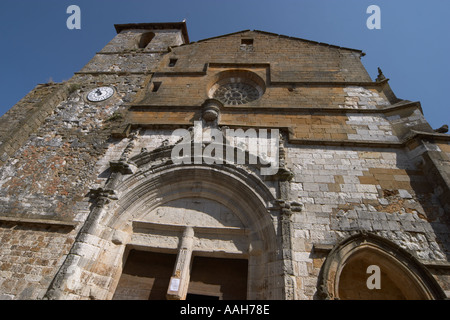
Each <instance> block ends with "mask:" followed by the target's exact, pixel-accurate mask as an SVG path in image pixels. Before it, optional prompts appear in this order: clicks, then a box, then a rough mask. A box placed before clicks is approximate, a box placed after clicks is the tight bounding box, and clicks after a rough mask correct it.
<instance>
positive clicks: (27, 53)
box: [0, 0, 450, 128]
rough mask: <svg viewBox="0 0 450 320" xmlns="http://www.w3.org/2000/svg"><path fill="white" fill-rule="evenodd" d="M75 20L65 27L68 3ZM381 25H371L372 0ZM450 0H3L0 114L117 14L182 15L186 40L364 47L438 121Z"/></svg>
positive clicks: (64, 64)
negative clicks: (246, 35) (268, 39)
mask: <svg viewBox="0 0 450 320" xmlns="http://www.w3.org/2000/svg"><path fill="white" fill-rule="evenodd" d="M72 4H75V5H78V6H79V7H80V8H81V30H68V29H67V27H66V20H67V18H68V17H69V15H68V14H67V13H66V9H67V7H68V6H69V5H72ZM372 4H374V5H378V6H379V7H380V8H381V30H369V29H368V28H367V27H366V20H367V18H368V17H369V16H370V15H369V14H367V13H366V9H367V7H368V6H369V5H372ZM449 16H450V1H448V0H428V1H423V0H421V1H417V0H394V1H393V0H387V1H386V0H370V1H366V0H340V1H336V0H270V1H268V0H171V1H163V0H161V1H155V0H145V1H144V0H127V1H124V0H121V1H119V0H90V1H85V0H71V1H66V0H39V1H37V0H1V1H0V27H1V34H0V40H1V42H0V43H1V50H0V67H1V68H0V72H1V73H0V74H1V75H0V94H1V99H0V115H2V114H3V113H5V112H6V111H7V110H8V109H10V108H11V107H12V106H13V105H14V104H15V103H16V102H17V101H19V100H20V99H21V98H22V97H23V96H24V95H25V94H27V93H28V92H29V91H30V90H32V89H33V88H34V87H35V86H36V85H37V84H38V83H45V82H48V81H49V79H52V80H53V81H55V82H60V81H64V80H67V79H70V78H71V77H72V76H73V73H74V72H76V71H79V70H80V69H81V68H82V67H83V66H84V65H85V64H86V63H87V62H88V61H89V60H90V59H91V58H92V57H93V56H94V55H95V53H96V52H98V51H99V50H101V49H102V48H103V47H104V46H105V45H106V44H107V43H108V42H109V41H110V40H111V39H112V38H113V37H114V36H115V29H114V24H118V23H139V22H175V21H182V20H183V19H187V26H188V32H189V36H190V39H191V41H197V40H200V39H204V38H209V37H213V36H218V35H222V34H227V33H231V32H236V31H241V30H245V29H251V30H255V29H256V30H263V31H269V32H273V33H278V34H283V35H288V36H294V37H300V38H305V39H310V40H315V41H319V42H326V43H330V44H334V45H338V46H344V47H350V48H355V49H361V50H363V51H364V52H365V53H366V54H367V55H366V56H365V57H363V58H362V61H363V63H364V65H365V67H366V69H367V70H368V72H369V74H370V75H371V77H372V79H375V78H376V76H377V67H381V69H382V70H383V73H384V74H385V76H386V77H387V78H389V79H391V80H390V84H391V87H392V88H393V90H394V92H395V93H396V95H397V96H398V97H399V98H402V99H408V100H412V101H420V102H421V103H422V108H423V110H424V113H425V117H426V118H427V120H428V122H429V123H430V124H431V125H432V126H433V127H434V128H437V127H440V126H441V125H443V124H444V123H445V124H450V104H449V102H448V100H447V94H448V93H449V92H450V81H449V77H448V75H449V72H450V70H449V69H450V60H449V53H450V41H449V33H450V18H449Z"/></svg>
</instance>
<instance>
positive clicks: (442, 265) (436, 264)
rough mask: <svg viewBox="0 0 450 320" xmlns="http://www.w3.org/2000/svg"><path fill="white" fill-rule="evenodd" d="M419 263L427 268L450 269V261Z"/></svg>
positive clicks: (423, 261) (421, 261) (422, 261)
mask: <svg viewBox="0 0 450 320" xmlns="http://www.w3.org/2000/svg"><path fill="white" fill-rule="evenodd" d="M419 262H420V263H421V264H423V265H424V266H425V267H427V268H435V269H450V262H448V261H430V260H421V259H419Z"/></svg>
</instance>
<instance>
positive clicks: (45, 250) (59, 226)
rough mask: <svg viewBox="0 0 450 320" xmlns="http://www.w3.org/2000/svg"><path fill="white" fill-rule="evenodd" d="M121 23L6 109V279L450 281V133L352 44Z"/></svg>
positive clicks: (157, 286) (291, 289) (189, 288)
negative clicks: (72, 67) (66, 76)
mask: <svg viewBox="0 0 450 320" xmlns="http://www.w3.org/2000/svg"><path fill="white" fill-rule="evenodd" d="M115 28H116V30H117V35H116V36H115V37H114V39H112V40H111V41H110V42H109V43H108V44H107V45H106V46H105V47H104V48H103V49H102V50H101V51H100V52H98V53H97V54H96V55H95V56H94V57H93V59H92V60H91V61H89V62H88V63H87V65H86V66H85V67H84V68H83V69H81V70H80V71H79V72H76V73H75V74H74V76H73V77H72V78H71V79H70V80H68V81H66V82H63V83H49V84H41V85H38V86H37V87H36V88H35V89H34V90H32V91H31V92H30V93H29V94H28V95H27V96H25V97H24V98H23V99H22V100H21V101H19V102H18V103H17V104H16V105H15V106H14V107H13V108H12V109H11V110H9V111H8V112H7V113H6V114H5V115H4V116H2V117H1V118H0V123H1V126H0V136H1V139H0V141H1V142H0V143H1V144H0V166H1V167H0V239H1V245H0V298H1V299H17V300H25V299H33V300H34V299H74V300H78V299H101V300H105V299H140V300H142V299H173V300H177V299H199V298H200V299H239V300H240V299H242V300H244V299H266V300H267V299H276V300H285V299H286V300H309V299H445V298H447V297H448V296H449V295H450V264H449V262H448V257H449V253H450V252H449V249H450V238H449V234H450V233H449V229H448V228H449V214H450V189H449V187H450V160H449V159H450V136H449V135H447V134H446V130H445V128H440V129H437V130H435V129H433V128H431V127H430V125H429V124H428V122H427V121H426V119H425V118H424V116H423V113H422V107H421V104H420V102H416V101H409V100H404V99H400V98H397V97H396V95H395V94H394V92H393V91H392V90H391V88H390V86H389V83H388V81H389V80H388V79H387V78H385V76H384V75H383V74H382V72H381V70H379V75H378V78H377V79H375V80H372V79H371V78H370V76H369V74H368V73H367V71H366V69H365V68H364V66H363V64H362V62H361V58H362V56H364V53H363V52H362V51H360V50H356V49H351V48H343V47H338V46H335V45H330V44H325V43H318V42H314V41H309V40H305V39H299V38H293V37H289V36H284V35H278V34H273V33H269V32H264V31H250V30H246V31H241V32H236V33H233V34H227V35H222V36H218V37H214V38H209V39H204V40H201V41H198V42H190V41H189V36H188V32H187V28H186V24H185V22H176V23H143V24H121V25H115Z"/></svg>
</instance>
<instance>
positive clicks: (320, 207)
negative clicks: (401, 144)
mask: <svg viewBox="0 0 450 320" xmlns="http://www.w3.org/2000/svg"><path fill="white" fill-rule="evenodd" d="M286 152H287V164H288V165H287V166H288V167H289V168H290V169H291V170H292V172H293V173H294V178H293V180H292V181H291V182H290V197H291V199H294V200H298V201H300V202H302V203H303V204H304V208H303V210H302V211H301V212H296V213H295V214H294V216H293V228H294V236H293V239H292V241H293V243H292V246H293V260H294V268H295V269H294V270H295V274H296V276H297V290H298V291H297V294H298V297H300V298H302V299H311V298H314V297H315V296H314V295H315V294H316V290H317V277H318V274H319V271H320V268H321V266H322V262H323V261H324V257H325V256H326V254H323V253H322V252H315V251H314V249H313V247H314V245H315V244H316V245H322V244H328V245H334V244H336V243H338V242H339V241H341V240H342V239H344V238H346V237H348V236H350V235H351V234H354V233H355V232H360V231H367V232H371V233H374V234H378V235H380V236H382V237H384V238H386V239H389V240H391V241H392V242H394V243H396V244H397V245H399V246H400V247H401V248H404V249H406V250H407V251H408V252H410V253H411V254H413V255H414V256H415V257H416V258H418V259H419V260H421V261H425V262H429V261H446V260H447V257H448V256H449V249H450V241H449V237H448V232H449V230H448V226H447V225H446V224H445V220H443V217H444V215H445V212H444V209H443V208H442V206H441V204H440V203H439V201H438V200H437V197H436V195H435V194H434V190H433V187H432V186H431V184H430V183H429V181H428V179H427V177H426V175H425V174H424V173H423V171H421V169H420V168H418V167H417V165H416V163H415V162H413V161H410V160H409V159H410V156H411V155H410V151H408V150H404V149H398V150H392V149H376V150H374V149H356V148H342V147H306V146H292V145H288V147H287V148H286ZM437 278H439V276H437ZM441 280H443V279H441ZM444 282H445V281H444ZM447 290H448V288H447Z"/></svg>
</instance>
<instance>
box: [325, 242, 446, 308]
mask: <svg viewBox="0 0 450 320" xmlns="http://www.w3.org/2000/svg"><path fill="white" fill-rule="evenodd" d="M373 265H375V266H377V267H379V273H378V275H379V281H380V282H379V283H380V284H381V286H380V288H379V289H378V288H372V289H369V286H370V285H369V286H368V284H367V283H368V282H369V283H371V284H373V283H374V282H373V280H374V278H370V277H371V276H374V277H375V276H376V275H375V273H376V272H375V271H373V270H371V269H368V268H369V267H370V266H373ZM369 278H370V279H369ZM318 284H319V287H318V296H319V297H320V298H323V299H341V300H431V299H443V298H444V297H445V295H444V292H443V291H442V289H441V287H440V286H439V285H438V284H437V282H436V281H435V280H434V278H433V277H432V275H431V274H430V273H429V272H428V270H427V269H426V268H425V267H424V266H422V265H421V264H420V262H419V261H417V259H416V258H415V257H414V256H412V255H411V254H410V253H408V252H407V251H406V250H404V249H402V248H400V247H398V246H397V245H396V244H394V243H392V242H391V241H389V240H387V239H384V238H382V237H379V236H377V235H374V234H370V233H358V234H356V235H353V236H350V237H349V238H347V239H345V240H344V241H342V242H341V243H339V244H338V245H336V246H335V247H334V248H333V250H332V251H331V252H330V253H329V255H328V256H327V258H326V260H325V262H324V264H323V266H322V269H321V272H320V276H319V282H318Z"/></svg>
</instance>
